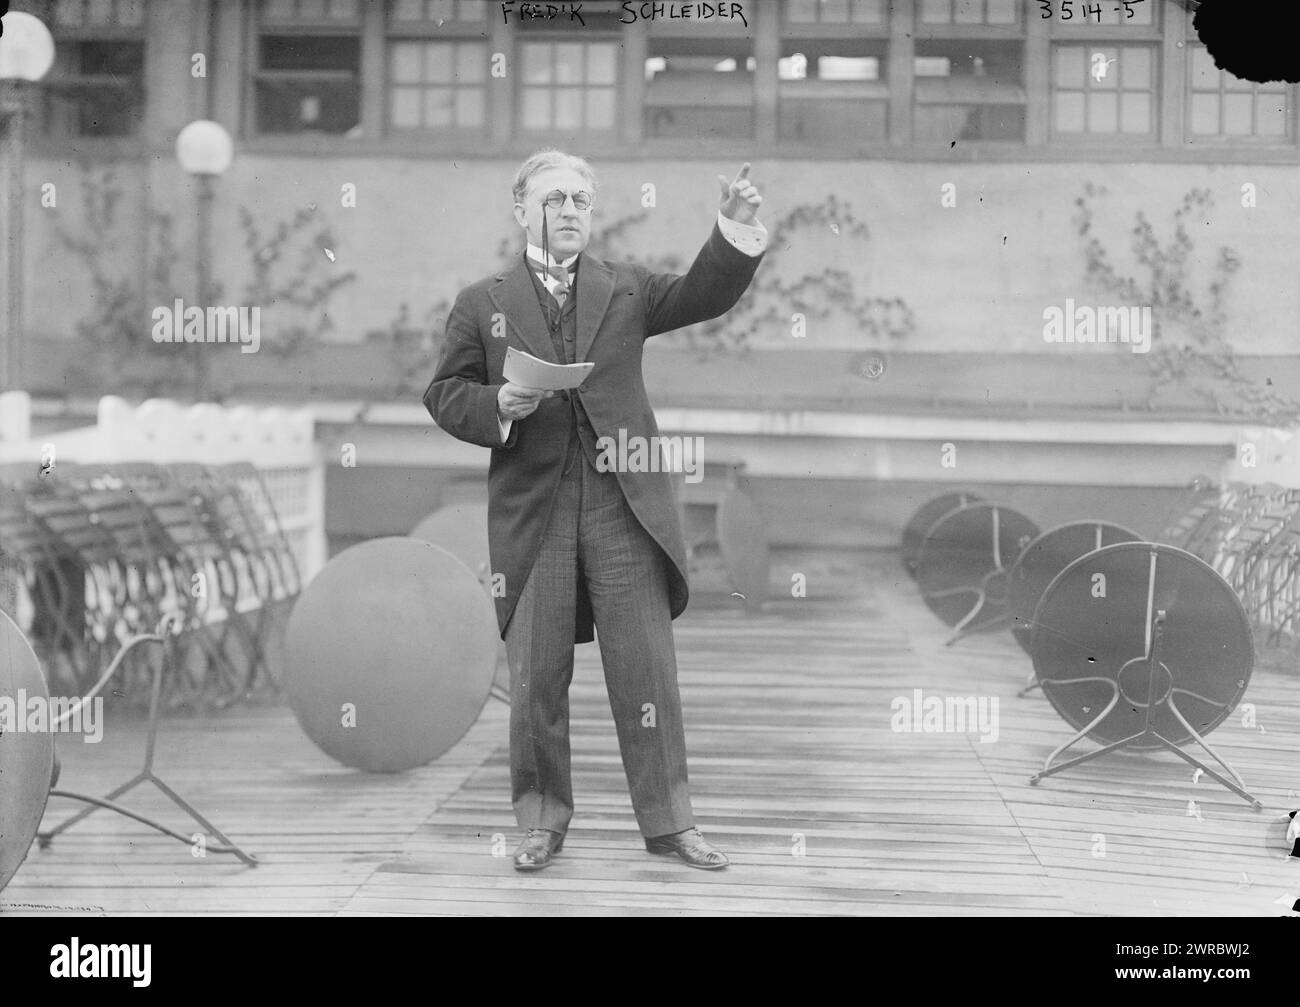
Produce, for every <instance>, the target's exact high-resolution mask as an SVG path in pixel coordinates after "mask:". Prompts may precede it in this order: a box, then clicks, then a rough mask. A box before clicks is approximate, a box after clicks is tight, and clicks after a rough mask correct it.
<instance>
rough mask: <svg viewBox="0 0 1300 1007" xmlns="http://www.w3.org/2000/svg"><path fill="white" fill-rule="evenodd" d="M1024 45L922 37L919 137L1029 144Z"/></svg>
mask: <svg viewBox="0 0 1300 1007" xmlns="http://www.w3.org/2000/svg"><path fill="white" fill-rule="evenodd" d="M1024 49H1025V47H1024V43H1023V42H1022V41H1019V40H1016V41H1005V42H1003V41H985V40H984V39H978V40H970V41H962V42H956V41H950V40H946V39H920V40H918V41H917V43H916V57H915V60H914V64H913V72H914V74H915V93H916V107H915V109H914V114H913V120H912V121H913V139H914V140H915V141H916V142H917V143H921V144H927V145H928V144H932V143H943V144H949V143H951V142H952V141H953V140H967V141H974V140H1002V141H1016V142H1021V143H1023V142H1024V139H1025V89H1024Z"/></svg>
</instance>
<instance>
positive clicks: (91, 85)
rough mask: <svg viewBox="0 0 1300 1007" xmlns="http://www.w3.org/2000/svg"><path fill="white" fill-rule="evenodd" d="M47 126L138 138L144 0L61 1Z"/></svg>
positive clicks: (58, 131) (55, 12) (55, 19)
mask: <svg viewBox="0 0 1300 1007" xmlns="http://www.w3.org/2000/svg"><path fill="white" fill-rule="evenodd" d="M50 16H51V20H52V25H51V27H52V29H53V34H54V36H55V65H54V68H53V70H52V72H51V73H50V76H49V77H48V78H47V84H46V88H45V95H46V104H45V128H46V131H47V132H49V133H52V134H55V135H63V136H105V137H123V136H133V135H135V134H136V133H138V132H139V129H140V124H141V122H142V121H143V118H144V100H145V91H144V58H145V39H144V3H143V0H58V2H57V3H55V4H54V5H53V9H52V11H51V14H50Z"/></svg>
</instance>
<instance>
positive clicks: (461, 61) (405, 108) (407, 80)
mask: <svg viewBox="0 0 1300 1007" xmlns="http://www.w3.org/2000/svg"><path fill="white" fill-rule="evenodd" d="M486 13H487V8H486V6H485V5H484V4H483V3H482V0H459V2H456V0H398V2H397V3H395V4H393V5H392V7H391V8H390V16H389V25H388V31H389V39H388V127H389V129H390V130H392V131H402V132H405V131H426V132H436V133H440V134H444V135H445V134H447V133H462V134H467V135H482V134H483V133H484V132H485V131H486V128H487V116H488V65H489V60H490V59H491V53H490V52H489V51H488V44H487V42H486V41H484V40H483V34H484V27H485V18H486Z"/></svg>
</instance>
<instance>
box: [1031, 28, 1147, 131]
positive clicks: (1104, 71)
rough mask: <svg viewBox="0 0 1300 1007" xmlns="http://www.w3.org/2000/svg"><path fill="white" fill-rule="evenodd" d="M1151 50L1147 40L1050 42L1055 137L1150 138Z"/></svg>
mask: <svg viewBox="0 0 1300 1007" xmlns="http://www.w3.org/2000/svg"><path fill="white" fill-rule="evenodd" d="M1155 80H1156V53H1155V49H1154V47H1153V46H1148V45H1101V44H1096V45H1054V46H1053V47H1052V127H1053V130H1054V131H1055V133H1056V135H1058V136H1071V135H1078V136H1098V135H1108V136H1114V137H1133V138H1151V137H1152V136H1154V134H1155Z"/></svg>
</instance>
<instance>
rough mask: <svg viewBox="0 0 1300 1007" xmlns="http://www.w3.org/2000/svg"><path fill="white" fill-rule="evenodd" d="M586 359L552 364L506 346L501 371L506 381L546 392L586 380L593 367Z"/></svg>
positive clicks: (555, 390) (572, 386) (574, 385)
mask: <svg viewBox="0 0 1300 1007" xmlns="http://www.w3.org/2000/svg"><path fill="white" fill-rule="evenodd" d="M595 366H596V365H595V363H594V362H591V361H587V362H585V363H581V364H553V363H551V362H550V361H549V360H542V359H541V358H540V357H535V356H533V355H532V354H531V353H525V352H524V351H523V350H516V349H515V348H514V347H513V346H507V347H506V362H505V366H504V367H503V368H502V373H503V374H504V375H505V378H506V380H507V381H513V382H514V383H515V384H517V385H523V386H524V387H525V388H541V389H543V390H544V391H548V392H558V391H563V390H564V389H567V388H577V387H578V386H579V385H580V384H582V383H583V382H584V381H586V380H587V375H588V374H590V373H591V369H592V368H593V367H595Z"/></svg>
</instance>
